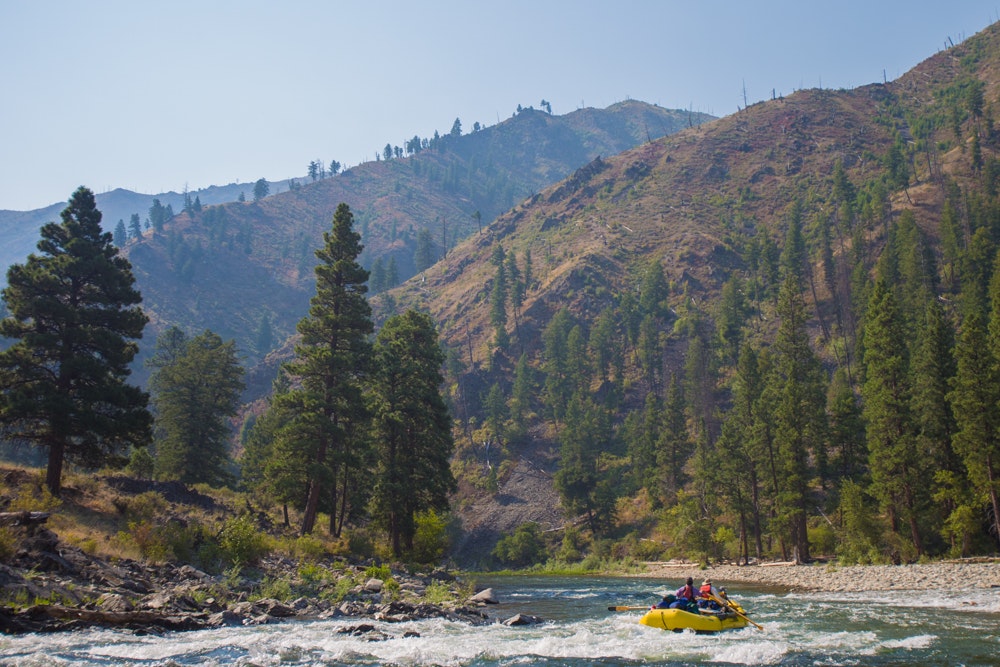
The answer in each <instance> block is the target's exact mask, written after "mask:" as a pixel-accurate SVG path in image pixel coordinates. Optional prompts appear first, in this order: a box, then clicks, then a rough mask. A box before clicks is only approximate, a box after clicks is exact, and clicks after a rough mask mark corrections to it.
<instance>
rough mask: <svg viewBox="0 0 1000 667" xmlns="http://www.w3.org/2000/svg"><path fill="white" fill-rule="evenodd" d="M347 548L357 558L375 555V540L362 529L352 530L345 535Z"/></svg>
mask: <svg viewBox="0 0 1000 667" xmlns="http://www.w3.org/2000/svg"><path fill="white" fill-rule="evenodd" d="M347 549H348V551H349V552H350V553H351V555H353V556H355V557H357V558H371V557H372V556H374V555H375V540H373V539H372V537H371V535H369V534H368V533H367V532H366V531H364V530H352V531H350V533H349V534H348V536H347Z"/></svg>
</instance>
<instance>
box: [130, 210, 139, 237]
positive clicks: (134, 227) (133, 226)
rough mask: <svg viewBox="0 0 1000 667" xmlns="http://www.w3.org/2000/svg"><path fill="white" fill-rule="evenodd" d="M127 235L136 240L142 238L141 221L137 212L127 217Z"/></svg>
mask: <svg viewBox="0 0 1000 667" xmlns="http://www.w3.org/2000/svg"><path fill="white" fill-rule="evenodd" d="M128 237H129V238H130V239H136V240H139V239H141V238H142V221H141V220H140V219H139V214H138V213H133V214H132V217H131V218H129V221H128Z"/></svg>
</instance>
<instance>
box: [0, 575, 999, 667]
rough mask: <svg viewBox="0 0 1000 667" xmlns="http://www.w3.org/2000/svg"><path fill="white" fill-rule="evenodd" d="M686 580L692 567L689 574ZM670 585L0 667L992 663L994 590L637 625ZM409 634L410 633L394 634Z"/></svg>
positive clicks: (17, 656) (532, 591) (584, 585)
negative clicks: (475, 622) (670, 627)
mask: <svg viewBox="0 0 1000 667" xmlns="http://www.w3.org/2000/svg"><path fill="white" fill-rule="evenodd" d="M692 575H693V576H697V572H692ZM680 583H681V582H680V581H673V580H669V581H668V580H662V581H660V580H651V579H632V578H610V577H601V578H597V577H489V576H480V577H479V578H478V579H477V584H478V586H479V587H486V586H490V587H492V588H493V589H494V592H495V593H496V595H497V597H498V598H499V600H500V604H499V605H492V606H490V607H489V608H488V611H489V613H490V614H491V616H493V617H495V618H496V619H497V620H502V619H504V618H508V617H510V616H513V615H514V614H516V613H523V614H531V615H533V616H539V617H541V618H543V619H545V623H543V624H540V625H534V626H521V627H507V626H504V625H501V624H499V623H496V624H492V625H488V626H476V627H474V626H469V625H466V624H464V623H453V622H448V621H442V620H426V621H417V622H412V623H396V624H390V623H380V622H374V623H373V624H374V625H375V626H376V627H377V628H378V629H379V630H380V631H382V632H383V633H385V634H386V635H388V636H389V639H387V640H385V641H376V642H372V641H367V640H365V639H364V638H360V637H352V636H350V635H347V634H340V633H338V630H340V629H343V628H346V627H349V626H355V625H357V624H358V623H359V622H366V623H367V622H369V621H367V620H364V621H359V619H338V620H328V621H292V622H285V623H279V624H273V625H263V626H255V627H238V628H224V629H219V630H206V631H198V632H178V633H168V634H162V635H140V634H133V633H130V632H121V631H114V630H88V631H79V632H71V633H56V634H46V635H26V636H18V637H0V664H2V665H18V666H22V665H25V666H26V665H32V666H35V665H39V666H40V665H46V666H49V665H102V666H105V665H106V666H111V665H116V666H117V665H123V666H124V665H127V666H139V665H141V666H148V667H175V666H181V665H185V666H186V665H207V666H215V665H239V666H242V667H271V666H286V665H295V666H297V665H309V666H317V667H318V666H331V667H336V666H341V665H441V666H447V667H466V666H468V667H507V666H520V665H544V666H546V667H549V666H551V667H556V666H567V667H582V666H612V665H645V664H656V665H695V664H698V665H720V666H723V665H725V666H728V665H794V666H800V665H801V666H806V665H809V666H813V665H830V666H840V665H844V666H847V665H948V666H953V665H966V666H968V667H972V666H978V665H991V666H1000V589H978V590H955V591H896V592H892V593H879V592H864V591H860V592H855V593H848V594H844V593H789V592H786V591H782V590H778V589H771V588H763V587H759V586H758V587H752V586H748V585H741V584H735V583H733V584H729V585H727V584H726V582H718V581H717V582H715V583H716V585H724V586H726V587H727V589H728V592H729V595H730V596H731V597H733V598H734V599H737V600H738V601H739V602H741V603H742V604H743V606H744V607H745V609H746V610H747V614H748V615H749V617H750V618H751V619H753V620H754V621H756V622H757V623H760V624H761V625H763V626H764V630H763V631H760V630H757V629H755V628H754V627H753V626H748V627H746V628H743V629H741V630H734V631H728V632H723V633H720V634H717V635H697V634H694V633H690V632H682V633H671V632H665V631H663V630H657V629H654V628H647V627H645V626H642V625H639V623H638V619H639V617H640V616H641V615H642V612H641V611H631V612H613V611H608V607H609V606H616V605H628V606H640V605H650V604H653V603H655V602H656V600H657V599H658V598H657V595H658V594H660V593H662V592H663V591H666V590H672V589H674V588H676V587H677V586H678V585H680ZM408 632H409V633H412V632H416V633H419V635H420V636H419V637H415V636H411V637H404V634H405V633H408Z"/></svg>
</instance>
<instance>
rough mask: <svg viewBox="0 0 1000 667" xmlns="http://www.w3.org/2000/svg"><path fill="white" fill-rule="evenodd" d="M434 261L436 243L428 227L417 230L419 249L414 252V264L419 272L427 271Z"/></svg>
mask: <svg viewBox="0 0 1000 667" xmlns="http://www.w3.org/2000/svg"><path fill="white" fill-rule="evenodd" d="M433 263H434V244H433V242H432V241H431V233H430V231H428V230H427V229H426V228H425V229H421V230H420V231H419V232H417V249H416V250H415V251H414V253H413V266H414V269H415V270H416V272H417V273H421V272H423V271H426V270H427V269H428V268H429V267H430V266H431V265H432V264H433Z"/></svg>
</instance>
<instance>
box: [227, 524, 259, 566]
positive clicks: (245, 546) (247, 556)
mask: <svg viewBox="0 0 1000 667" xmlns="http://www.w3.org/2000/svg"><path fill="white" fill-rule="evenodd" d="M219 548H220V549H221V550H222V555H223V557H224V558H225V559H226V560H227V561H228V562H230V563H232V564H233V565H236V566H238V567H243V566H246V565H254V564H256V563H257V562H258V561H259V560H260V559H261V558H262V557H263V556H264V555H266V554H267V553H268V546H267V538H266V536H265V535H264V534H263V533H262V532H260V530H258V528H257V525H256V524H255V523H254V520H253V518H252V517H251V516H250V515H248V514H244V515H243V516H239V517H236V518H234V519H230V520H228V521H226V523H225V525H223V527H222V531H221V532H220V533H219Z"/></svg>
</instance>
